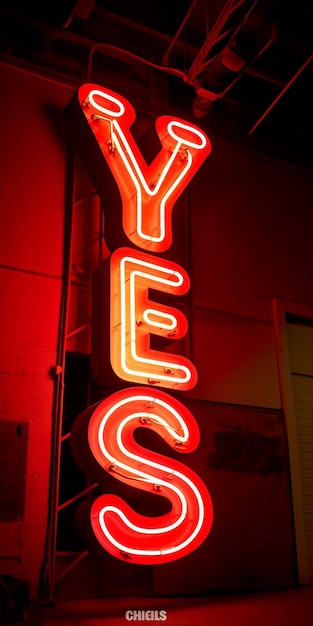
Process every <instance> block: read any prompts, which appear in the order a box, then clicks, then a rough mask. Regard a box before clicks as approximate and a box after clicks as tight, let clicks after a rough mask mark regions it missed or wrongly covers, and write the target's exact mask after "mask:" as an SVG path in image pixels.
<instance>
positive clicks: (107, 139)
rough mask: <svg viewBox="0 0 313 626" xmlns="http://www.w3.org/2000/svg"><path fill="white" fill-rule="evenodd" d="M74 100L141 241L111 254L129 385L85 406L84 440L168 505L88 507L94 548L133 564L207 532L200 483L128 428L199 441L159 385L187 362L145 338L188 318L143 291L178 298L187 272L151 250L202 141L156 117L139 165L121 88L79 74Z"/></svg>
mask: <svg viewBox="0 0 313 626" xmlns="http://www.w3.org/2000/svg"><path fill="white" fill-rule="evenodd" d="M78 101H79V106H80V108H81V113H82V117H83V119H84V120H85V123H86V121H87V124H88V128H89V131H90V130H91V131H92V133H91V136H92V137H93V139H94V140H95V141H96V145H97V146H98V148H99V149H100V152H101V155H102V160H103V163H104V162H106V163H107V164H108V165H109V168H110V170H111V172H112V174H113V177H114V179H115V181H116V183H117V185H118V188H119V191H120V195H121V199H122V222H123V229H124V232H125V234H126V236H127V238H128V239H129V241H130V242H131V243H132V244H133V245H135V246H137V247H139V248H142V249H143V250H144V252H143V251H141V250H140V251H138V250H136V249H135V248H129V247H122V248H118V249H116V250H114V252H113V253H112V255H111V258H110V322H109V324H110V329H109V330H110V360H111V367H112V369H113V370H114V372H115V373H116V375H117V376H118V377H119V378H120V379H122V380H126V381H129V382H132V383H136V384H137V385H138V386H136V387H128V388H125V389H123V390H121V391H118V392H116V393H113V394H111V395H110V396H109V397H108V398H106V399H105V400H103V401H101V402H100V403H98V404H97V405H96V406H95V407H90V411H89V412H88V419H89V425H88V444H89V449H90V451H91V453H92V456H93V458H94V459H95V460H96V462H97V464H98V465H99V466H100V467H101V468H102V469H103V470H104V471H105V472H107V473H109V474H110V475H111V476H114V477H115V478H116V479H117V480H119V481H121V482H123V483H125V484H126V485H130V486H131V487H136V488H137V489H140V490H142V491H144V492H149V493H152V494H155V495H162V496H163V497H164V498H166V500H167V501H168V502H169V503H170V510H169V511H168V512H167V513H165V514H163V515H159V516H156V517H147V516H145V515H141V514H139V513H137V512H136V511H134V510H133V509H132V508H131V507H130V506H129V505H128V504H127V503H126V502H125V501H124V500H123V499H122V498H120V497H118V496H116V495H112V494H105V495H102V496H100V497H98V498H97V499H96V500H95V502H94V504H93V505H92V508H91V513H90V515H91V525H92V528H93V531H94V534H95V536H96V538H97V540H98V541H99V543H100V544H101V546H102V547H103V548H104V549H105V550H107V551H108V552H109V553H111V554H112V555H114V556H115V557H117V558H119V559H121V560H124V561H129V562H132V563H139V564H143V563H145V564H157V563H165V562H168V561H173V560H176V559H179V558H181V557H183V556H185V555H186V554H189V553H190V552H192V551H194V550H195V549H196V548H197V547H198V546H199V545H200V544H201V543H202V542H203V541H204V540H205V538H206V537H207V535H208V533H209V532H210V529H211V526H212V520H213V509H212V502H211V497H210V494H209V492H208V490H207V487H206V486H205V484H204V483H203V482H202V480H201V479H200V478H199V476H198V475H197V474H196V473H195V472H193V471H192V470H191V469H190V468H188V467H187V466H185V465H184V464H182V463H180V462H178V461H176V460H174V459H172V458H169V457H166V456H164V455H161V454H159V453H157V452H154V451H152V450H150V449H149V450H148V449H147V448H144V447H142V446H141V445H139V443H137V441H136V439H135V438H134V432H135V431H136V430H137V429H138V428H144V429H148V430H150V431H153V432H155V433H157V435H159V436H160V437H161V438H162V439H163V440H164V441H165V442H166V443H167V444H168V445H169V446H170V447H171V448H172V449H174V450H175V451H178V452H180V453H188V452H191V451H193V450H195V449H196V448H197V446H198V443H199V428H198V425H197V422H196V420H195V419H194V417H193V416H192V414H191V413H190V411H189V410H188V409H187V408H186V407H185V406H184V405H183V404H182V403H181V402H179V401H178V400H177V399H175V398H174V397H172V396H171V395H169V394H168V393H166V392H164V391H161V390H160V389H159V387H165V388H167V389H171V390H179V391H182V390H187V389H191V388H192V387H194V385H195V384H196V382H197V372H196V368H195V367H194V365H193V364H192V363H191V362H190V361H189V360H188V359H187V358H185V357H183V356H181V355H180V354H172V353H170V352H167V351H162V350H156V349H152V348H151V345H150V339H151V336H153V335H157V336H159V337H161V338H163V339H164V338H171V339H180V338H181V337H183V336H184V335H185V334H186V332H187V330H188V322H187V319H186V317H185V315H184V314H183V313H182V312H181V311H180V310H179V309H177V308H175V307H172V306H168V305H165V304H161V303H159V302H156V301H154V300H153V299H151V298H150V296H149V289H153V290H155V291H157V292H161V293H165V294H169V295H175V296H181V295H184V294H185V293H187V291H188V289H189V277H188V275H187V273H186V271H185V270H184V269H183V268H181V267H180V266H179V265H178V264H177V263H174V262H172V261H168V260H165V259H163V258H161V257H159V256H155V255H153V254H151V252H163V251H164V250H166V249H168V248H169V247H170V245H171V242H172V224H171V213H172V207H173V205H174V202H175V201H176V200H177V198H178V196H179V195H180V194H181V192H182V191H183V189H184V188H185V187H186V185H187V183H188V182H189V180H190V179H191V178H192V176H193V175H194V174H195V172H196V170H197V169H198V168H199V167H200V165H201V163H202V162H203V161H204V159H205V158H206V157H207V156H208V154H209V152H210V150H211V146H210V142H209V140H208V138H207V137H206V136H205V135H204V133H203V132H202V131H200V130H199V129H198V128H197V127H196V126H194V125H191V124H189V123H186V122H185V121H183V120H180V119H176V118H172V117H169V116H162V117H160V118H159V119H158V120H157V122H156V130H157V134H158V136H159V139H160V142H161V149H160V151H159V154H158V155H157V156H156V157H155V159H154V161H153V162H152V164H151V165H149V166H148V165H147V164H146V162H145V160H144V158H143V156H142V154H141V152H140V150H139V148H138V146H137V144H136V142H135V140H134V138H133V137H132V134H131V132H130V127H131V125H132V123H133V121H134V119H135V112H134V109H133V107H132V106H131V104H130V103H129V102H128V101H127V100H126V99H125V98H122V97H121V96H120V95H118V94H116V93H114V92H112V91H109V90H106V89H104V88H103V87H100V86H98V85H90V84H87V85H83V86H82V87H81V88H80V89H79V91H78ZM147 251H149V252H147ZM139 385H140V386H139ZM142 385H145V386H142Z"/></svg>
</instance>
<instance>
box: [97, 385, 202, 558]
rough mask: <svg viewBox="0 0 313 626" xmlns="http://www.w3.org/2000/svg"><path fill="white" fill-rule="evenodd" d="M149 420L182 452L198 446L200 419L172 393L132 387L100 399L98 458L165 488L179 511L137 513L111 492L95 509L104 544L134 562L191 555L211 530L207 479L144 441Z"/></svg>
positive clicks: (114, 470)
mask: <svg viewBox="0 0 313 626" xmlns="http://www.w3.org/2000/svg"><path fill="white" fill-rule="evenodd" d="M140 427H144V428H148V429H152V430H153V431H155V432H156V433H158V434H159V435H160V436H161V437H162V438H163V439H164V440H165V441H166V442H167V443H168V444H169V445H170V446H171V447H172V448H173V449H175V450H176V451H179V452H190V451H192V450H194V449H195V448H196V447H197V445H198V442H199V430H198V425H197V423H196V421H195V419H194V417H193V416H192V414H191V413H190V412H189V410H188V409H186V407H184V406H183V405H182V404H181V403H180V402H179V401H178V400H176V399H174V398H172V397H171V396H169V395H168V394H166V393H165V392H161V391H159V390H150V389H149V388H146V387H132V388H128V389H123V390H121V391H118V392H116V393H115V394H112V395H111V396H109V397H108V398H106V399H105V400H103V401H102V402H100V403H99V404H98V405H97V406H96V408H94V410H93V413H92V415H91V418H90V422H89V426H88V441H89V446H90V449H91V452H92V454H93V456H94V457H95V459H96V460H97V462H98V463H99V464H100V465H101V467H103V469H105V470H106V471H107V472H109V473H110V474H111V475H113V476H114V477H116V478H117V479H118V480H120V481H122V482H123V483H126V484H128V485H131V486H132V487H137V488H139V489H143V490H145V491H148V492H150V493H155V494H160V495H162V496H164V497H165V498H167V499H168V500H169V501H170V503H171V510H170V511H169V512H168V513H166V514H165V515H161V516H158V517H146V516H144V515H140V514H139V513H137V512H135V511H134V510H133V509H132V508H130V506H129V505H128V504H127V503H126V502H124V500H122V499H121V498H120V497H118V496H115V495H111V494H105V495H102V496H100V497H98V498H97V499H96V501H95V502H94V504H93V505H92V508H91V524H92V528H93V531H94V534H95V536H96V538H97V539H98V541H99V543H100V544H101V545H102V547H103V548H104V549H105V550H107V551H108V552H109V553H111V554H112V555H113V556H115V557H117V558H119V559H121V560H124V561H129V562H132V563H141V564H143V563H145V564H156V563H166V562H168V561H173V560H176V559H179V558H181V557H182V556H185V555H186V554H189V553H190V552H192V551H193V550H195V548H197V547H198V546H199V545H200V544H201V543H202V542H203V541H204V539H205V538H206V536H207V535H208V533H209V531H210V529H211V526H212V519H213V513H212V503H211V498H210V495H209V493H208V490H207V488H206V486H205V485H204V483H203V482H202V480H201V479H200V478H199V477H198V476H197V474H195V473H194V472H193V471H192V470H191V469H189V468H188V467H186V466H185V465H183V464H181V463H179V462H178V461H175V460H173V459H168V458H166V457H165V456H163V455H161V454H159V453H157V452H152V451H150V450H149V452H148V453H147V449H146V448H143V447H142V446H141V445H139V444H138V443H137V442H136V441H135V439H134V436H133V433H134V431H135V430H136V429H137V428H140Z"/></svg>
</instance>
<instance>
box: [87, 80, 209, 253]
mask: <svg viewBox="0 0 313 626" xmlns="http://www.w3.org/2000/svg"><path fill="white" fill-rule="evenodd" d="M78 97H79V102H80V104H81V107H82V111H83V113H84V115H85V117H86V120H87V122H88V124H89V125H90V128H91V130H92V132H93V135H94V137H95V139H96V141H97V143H98V145H99V147H100V150H101V152H102V154H103V156H104V158H105V160H106V162H107V163H108V165H109V167H110V169H111V172H112V174H113V176H114V178H115V180H116V182H117V185H118V187H119V191H120V194H121V198H122V204H123V218H122V219H123V229H124V232H125V234H126V235H127V237H128V238H129V240H130V241H131V242H132V243H134V244H135V245H136V246H138V247H140V248H144V249H148V250H149V251H152V252H154V251H155V252H162V251H164V250H167V249H168V248H169V247H170V245H171V242H172V224H171V213H172V208H173V204H174V202H175V201H176V200H177V198H178V197H179V195H180V194H181V192H182V191H183V189H184V188H185V187H186V185H187V183H188V181H189V180H190V179H191V178H192V176H194V174H195V172H196V171H197V169H198V168H199V167H200V165H201V164H202V162H203V161H204V159H205V158H206V157H207V156H208V154H209V153H210V150H211V144H210V142H209V139H208V138H207V136H206V135H205V134H204V133H203V132H202V131H201V130H199V129H198V128H197V127H196V126H194V125H193V124H190V123H187V122H185V121H184V120H180V119H176V118H174V119H173V118H172V117H170V116H161V117H159V118H158V120H157V122H156V131H157V134H158V136H159V139H160V142H161V145H162V147H161V150H160V152H159V154H158V155H157V156H156V157H155V159H154V160H153V162H152V163H151V164H150V165H147V163H146V161H145V159H144V157H143V155H142V153H141V151H140V150H139V148H138V146H137V144H136V142H135V140H134V138H133V136H132V134H131V132H130V127H131V125H132V124H133V122H134V120H135V111H134V109H133V107H132V105H131V104H130V103H129V102H128V101H127V100H126V99H125V98H122V97H121V96H119V95H118V94H116V93H114V92H113V91H110V90H108V89H104V88H103V87H100V86H99V85H93V84H85V85H83V86H82V87H81V88H80V89H79V93H78Z"/></svg>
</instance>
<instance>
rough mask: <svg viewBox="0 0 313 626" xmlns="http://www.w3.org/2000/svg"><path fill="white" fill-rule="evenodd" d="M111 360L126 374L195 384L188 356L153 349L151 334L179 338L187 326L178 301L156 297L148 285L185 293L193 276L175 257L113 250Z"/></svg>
mask: <svg viewBox="0 0 313 626" xmlns="http://www.w3.org/2000/svg"><path fill="white" fill-rule="evenodd" d="M110 282H111V295H110V301H111V316H110V326H111V327H110V342H111V364H112V367H113V369H114V371H115V373H116V374H117V375H118V376H119V377H120V378H122V379H123V380H128V381H131V382H136V383H146V384H150V385H160V386H161V387H167V388H171V389H191V388H192V387H194V385H195V384H196V382H197V372H196V369H195V367H194V365H193V364H192V363H191V362H190V361H189V360H188V359H186V358H185V357H182V356H180V355H177V354H169V353H167V352H166V353H165V352H164V351H163V352H161V351H158V350H151V348H150V336H151V334H154V335H158V336H160V337H164V338H171V339H179V338H181V337H183V336H184V335H185V333H186V332H187V328H188V323H187V319H186V317H185V316H184V315H183V313H181V311H179V310H178V309H176V308H174V307H169V306H166V305H164V304H160V303H158V302H154V301H152V300H150V299H149V297H148V290H149V288H153V289H155V290H158V291H160V292H163V293H170V294H176V295H182V294H184V293H186V291H188V288H189V278H188V276H187V274H186V272H185V271H184V270H183V269H182V268H181V267H180V266H179V265H177V264H176V263H173V262H170V261H166V260H164V259H160V258H158V257H155V256H152V255H150V254H146V253H144V252H138V251H134V250H132V249H130V248H120V249H119V250H117V251H116V252H114V253H113V254H112V256H111V281H110Z"/></svg>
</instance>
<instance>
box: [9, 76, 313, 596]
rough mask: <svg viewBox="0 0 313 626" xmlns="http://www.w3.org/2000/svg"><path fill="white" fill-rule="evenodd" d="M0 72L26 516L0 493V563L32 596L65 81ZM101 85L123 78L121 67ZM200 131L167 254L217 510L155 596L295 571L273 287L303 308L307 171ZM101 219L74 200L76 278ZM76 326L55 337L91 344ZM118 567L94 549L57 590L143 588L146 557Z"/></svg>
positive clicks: (262, 584) (196, 461) (46, 446)
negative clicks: (180, 273)
mask: <svg viewBox="0 0 313 626" xmlns="http://www.w3.org/2000/svg"><path fill="white" fill-rule="evenodd" d="M0 75H1V84H2V90H3V94H4V96H3V97H2V99H1V101H0V111H1V122H0V123H1V173H0V181H1V182H0V203H1V204H0V220H1V222H0V236H1V246H0V276H1V286H2V289H1V292H2V299H1V308H0V321H1V323H0V388H1V395H0V420H1V421H2V422H3V424H4V426H5V423H7V422H12V423H14V424H16V425H17V427H18V424H19V423H20V422H21V423H23V424H24V423H25V422H26V423H27V424H28V435H27V442H26V452H27V458H26V465H25V471H26V475H25V477H24V473H23V470H21V472H22V475H20V474H17V476H16V478H15V483H16V484H15V483H14V484H13V485H12V477H11V475H9V472H8V461H7V451H6V450H4V445H5V444H4V439H3V441H2V442H1V441H0V461H1V466H0V469H1V479H0V481H1V482H0V487H1V490H2V492H3V493H4V492H5V491H7V490H8V489H11V490H12V492H13V491H14V490H17V481H18V484H19V489H22V491H23V494H22V495H23V497H22V500H23V501H24V514H23V515H17V514H16V507H15V508H14V505H12V502H11V501H8V502H6V510H5V511H4V513H3V515H2V517H1V519H0V575H1V574H11V575H12V576H16V577H24V578H26V579H27V580H29V581H30V584H31V593H32V597H36V594H37V586H38V579H39V572H40V567H41V565H42V563H43V557H44V544H45V539H46V533H47V519H48V516H47V511H48V503H49V499H48V486H49V475H50V469H51V468H50V465H51V458H50V451H51V432H52V415H53V393H54V380H55V369H54V368H55V366H56V365H57V363H56V358H57V342H58V332H59V316H60V300H61V289H62V262H63V229H64V200H65V179H66V150H67V142H66V128H65V122H64V117H63V110H64V107H65V105H66V104H67V102H68V101H69V100H70V98H71V96H72V94H73V91H72V90H71V89H69V88H67V87H66V86H62V85H58V84H56V83H53V82H51V81H50V82H49V81H47V80H44V79H42V78H39V77H35V76H31V75H28V74H26V73H23V72H21V71H18V70H15V69H13V68H5V67H1V68H0ZM111 87H112V86H111ZM113 88H114V89H115V90H116V91H119V90H122V87H121V85H120V81H119V78H118V77H117V79H116V85H113ZM125 95H126V96H127V97H129V94H125ZM168 112H169V113H170V111H168ZM189 115H190V114H189V112H188V116H189ZM152 122H153V120H151V123H152ZM199 125H200V124H199ZM211 140H212V154H211V155H210V156H209V158H208V159H207V162H206V163H205V164H204V165H203V166H202V168H201V170H200V171H199V172H198V174H197V175H196V177H195V179H194V180H193V181H192V182H191V184H190V186H189V188H188V191H187V192H186V193H185V195H184V198H183V199H182V200H181V201H179V202H178V204H177V207H176V208H175V209H174V218H173V219H174V243H173V248H172V250H171V252H170V256H171V258H174V259H175V260H176V261H177V262H178V263H181V264H182V265H183V266H184V267H185V269H186V270H187V271H188V273H189V276H190V279H191V290H190V294H189V297H188V300H187V305H188V306H187V311H188V316H189V319H190V332H189V341H188V342H186V345H185V347H186V350H187V352H188V356H189V358H191V360H192V361H193V362H194V364H195V366H196V368H197V370H198V375H199V382H198V384H197V386H196V387H195V388H194V389H193V390H192V391H190V392H187V393H184V394H182V395H181V398H180V399H181V401H182V402H185V403H186V405H187V406H188V407H189V408H191V410H192V412H193V414H194V416H195V417H196V419H197V421H198V423H199V427H200V431H201V443H200V446H199V449H198V451H197V452H195V453H193V454H192V455H191V458H190V461H188V462H189V463H190V466H191V467H192V468H193V469H195V471H197V472H198V473H199V475H200V476H201V477H202V479H203V480H204V481H205V482H206V484H207V486H208V488H209V490H210V493H211V496H212V500H213V506H214V511H215V517H214V524H213V529H212V532H211V533H210V535H209V536H208V538H207V540H206V541H205V543H204V544H203V546H202V547H201V548H199V549H198V550H197V551H196V552H195V553H193V554H192V555H189V556H188V557H186V558H185V559H183V560H182V561H178V562H176V563H175V562H174V563H171V564H169V565H163V566H159V567H155V568H153V570H151V569H150V570H149V576H150V579H151V581H152V582H151V588H152V590H153V592H154V593H158V594H170V595H172V594H175V593H177V594H180V593H186V594H188V593H190V594H192V593H200V592H201V593H202V592H208V591H210V590H212V591H213V590H236V589H251V588H252V589H262V588H275V587H276V586H278V587H284V586H292V585H293V584H295V583H296V568H295V561H294V543H293V542H294V539H293V531H292V510H291V503H290V493H289V475H288V451H287V439H286V430H285V425H284V416H283V413H282V408H281V399H280V390H279V381H278V371H277V358H276V351H275V339H274V322H273V312H272V299H273V298H282V299H285V300H289V301H293V302H296V303H301V304H306V305H310V306H313V293H312V289H311V286H312V278H313V257H312V254H311V240H312V212H311V206H312V178H311V177H310V176H309V175H308V174H305V173H301V172H297V171H295V170H292V169H291V168H288V167H286V166H284V165H281V164H277V163H273V162H270V161H268V160H264V159H262V158H260V157H257V156H254V155H249V154H247V153H243V152H242V151H240V150H238V149H236V147H234V146H230V145H224V144H222V143H221V142H219V141H218V138H214V137H211ZM80 171H81V177H80V178H79V180H77V181H76V185H77V189H78V191H77V196H81V197H84V195H86V197H87V196H88V194H89V192H90V187H91V184H90V181H89V179H88V176H87V175H86V173H85V172H84V171H83V168H81V170H80ZM109 201H110V198H108V202H109ZM98 226H99V224H98V203H97V200H96V199H95V198H92V199H90V200H89V201H88V202H87V203H84V202H83V203H81V204H79V205H78V206H77V207H76V208H75V210H74V222H73V238H72V259H73V266H74V267H73V273H74V274H75V276H76V277H77V279H80V282H81V279H82V277H83V279H84V280H85V281H86V283H88V280H89V278H90V276H91V273H92V271H93V269H94V268H95V267H96V265H97V250H98V243H97V241H98V240H97V237H98V233H97V229H98ZM164 256H165V255H164ZM77 284H78V286H77V285H73V287H72V290H71V294H70V307H69V318H68V329H69V330H72V329H74V328H76V327H79V326H80V325H84V324H86V322H87V326H88V323H89V322H90V321H91V312H90V308H91V292H90V290H88V289H86V288H81V287H80V286H79V280H77ZM87 326H86V332H85V331H83V332H82V333H79V334H78V335H74V337H73V338H72V339H70V340H69V341H68V344H67V349H68V350H72V351H76V350H77V351H79V352H84V353H86V354H88V353H89V351H90V345H91V342H90V336H91V332H90V328H88V327H87ZM6 441H7V439H6ZM1 446H2V451H1ZM13 447H14V446H13ZM19 497H20V496H19ZM23 498H24V499H23ZM13 500H14V498H13ZM94 559H95V560H94ZM131 567H132V566H129V565H125V564H123V563H119V562H116V561H114V559H112V557H108V556H106V555H105V554H104V555H103V554H102V555H101V554H100V555H98V556H96V557H92V559H91V561H86V562H85V563H84V564H83V565H82V566H81V569H80V567H79V566H78V567H77V568H76V569H75V570H74V571H73V572H72V573H71V575H70V576H69V577H68V578H66V579H64V582H63V583H62V584H63V587H61V589H60V590H59V594H60V596H62V595H63V597H75V594H77V593H79V594H80V595H83V594H84V593H85V594H87V595H88V594H89V595H92V594H95V593H97V594H100V595H110V594H111V595H119V594H122V593H125V594H127V593H131V592H132V593H133V592H136V589H137V590H139V591H140V589H144V582H143V574H142V571H143V570H140V567H139V568H138V567H137V568H134V569H131ZM127 568H128V569H127ZM91 571H92V576H90V577H89V578H88V585H87V583H86V577H85V574H86V572H89V573H90V572H91ZM108 571H110V574H108ZM112 572H113V573H114V575H112ZM82 573H83V574H84V576H82ZM93 578H94V580H92V579H93ZM134 581H135V582H134ZM87 587H88V588H87ZM84 588H85V591H84ZM86 589H87V590H86Z"/></svg>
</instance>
